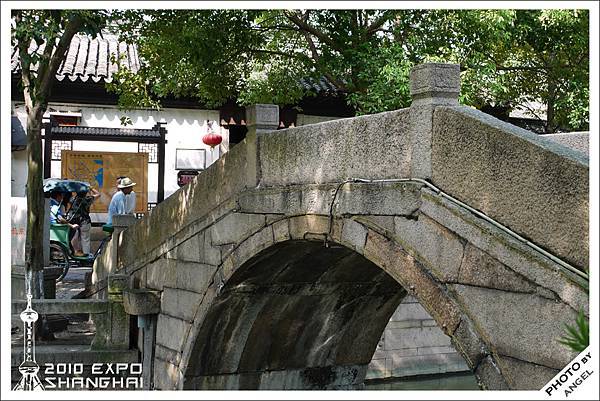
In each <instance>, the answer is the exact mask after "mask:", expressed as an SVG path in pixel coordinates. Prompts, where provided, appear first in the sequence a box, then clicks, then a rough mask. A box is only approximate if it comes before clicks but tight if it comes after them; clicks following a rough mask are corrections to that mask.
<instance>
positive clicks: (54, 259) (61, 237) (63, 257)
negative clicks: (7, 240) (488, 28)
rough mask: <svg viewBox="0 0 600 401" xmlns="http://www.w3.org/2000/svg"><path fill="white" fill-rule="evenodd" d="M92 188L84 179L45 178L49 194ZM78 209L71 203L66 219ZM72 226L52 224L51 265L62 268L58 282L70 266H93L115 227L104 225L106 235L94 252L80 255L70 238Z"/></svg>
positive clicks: (77, 191)
mask: <svg viewBox="0 0 600 401" xmlns="http://www.w3.org/2000/svg"><path fill="white" fill-rule="evenodd" d="M89 190H90V184H88V183H87V182H83V181H76V180H63V179H58V178H48V179H45V180H44V193H45V194H46V195H49V194H50V193H52V192H62V193H71V192H75V193H87V192H88V191H89ZM64 203H66V202H63V201H61V204H60V205H59V207H62V206H63V204H64ZM77 212H78V210H73V209H72V208H71V205H70V204H69V208H68V209H67V210H65V213H64V216H66V220H67V221H70V220H72V219H73V217H74V216H76V215H77ZM70 230H71V227H70V226H69V224H58V223H52V224H50V265H49V266H50V267H59V268H61V269H62V270H61V274H60V275H59V276H58V278H57V279H56V281H57V282H59V281H62V279H64V278H65V276H66V275H67V273H68V272H69V268H70V267H91V266H93V264H94V261H95V260H96V258H97V257H98V255H100V254H101V253H102V249H103V248H104V245H105V244H106V242H107V241H108V240H109V239H110V238H111V235H112V232H113V229H112V226H109V225H104V226H103V227H102V230H103V231H104V232H106V233H107V234H108V235H106V236H105V237H104V238H103V239H102V242H101V243H100V246H99V247H98V249H97V250H96V252H94V253H93V254H85V255H83V256H78V255H76V254H75V252H74V250H73V247H72V246H71V241H70V238H69V232H70Z"/></svg>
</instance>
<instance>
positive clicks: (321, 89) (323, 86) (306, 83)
mask: <svg viewBox="0 0 600 401" xmlns="http://www.w3.org/2000/svg"><path fill="white" fill-rule="evenodd" d="M300 85H302V86H303V87H304V88H305V89H308V90H314V91H315V92H317V93H332V94H333V93H337V92H338V88H337V87H336V86H335V85H334V84H333V83H332V82H331V81H329V80H328V79H327V78H325V77H321V78H319V79H318V80H316V79H312V78H303V79H301V80H300Z"/></svg>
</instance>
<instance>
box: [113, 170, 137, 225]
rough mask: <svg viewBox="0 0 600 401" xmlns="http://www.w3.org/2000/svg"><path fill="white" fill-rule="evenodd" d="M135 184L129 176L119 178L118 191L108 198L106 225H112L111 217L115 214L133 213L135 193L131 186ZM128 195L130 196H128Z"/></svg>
mask: <svg viewBox="0 0 600 401" xmlns="http://www.w3.org/2000/svg"><path fill="white" fill-rule="evenodd" d="M135 184H136V183H135V182H133V181H132V180H131V178H129V177H124V178H122V179H121V181H120V182H119V184H118V185H117V188H118V189H119V191H117V192H116V193H115V194H114V195H113V197H112V199H111V200H110V205H108V219H107V221H106V224H107V225H109V226H111V225H112V219H113V216H114V215H115V214H131V213H133V210H134V209H135V193H134V192H133V187H134V186H135ZM131 195H133V196H131ZM130 196H131V198H129V197H130ZM127 198H129V199H127Z"/></svg>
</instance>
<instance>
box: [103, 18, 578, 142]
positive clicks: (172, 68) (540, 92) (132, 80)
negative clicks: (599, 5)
mask: <svg viewBox="0 0 600 401" xmlns="http://www.w3.org/2000/svg"><path fill="white" fill-rule="evenodd" d="M118 18H119V24H118V25H116V26H117V27H118V29H119V31H120V32H121V34H122V35H123V37H125V38H126V39H127V40H130V41H135V42H136V43H137V45H138V47H139V52H140V55H141V57H142V58H143V60H144V68H142V70H141V71H140V72H139V73H138V74H132V73H131V72H128V71H120V73H119V75H118V80H117V81H116V82H115V83H114V84H113V85H111V89H112V90H114V91H116V92H117V93H119V94H120V97H121V105H122V106H124V107H125V108H131V107H140V106H144V107H148V106H158V104H159V100H160V98H161V97H164V96H168V95H174V96H190V97H195V98H197V99H198V100H199V101H200V102H202V103H204V104H205V105H207V106H218V105H220V104H221V103H223V102H224V101H225V100H227V99H229V98H236V99H237V100H238V102H240V103H241V104H250V103H255V102H267V103H276V104H281V105H285V104H295V103H296V102H297V101H298V100H299V99H300V98H302V97H303V96H307V95H311V93H310V91H307V90H306V89H304V88H303V87H302V86H301V85H299V81H300V79H303V78H313V79H318V78H320V77H326V78H327V79H328V80H329V81H330V82H332V83H333V84H334V85H336V86H337V87H338V88H339V90H340V91H341V92H343V93H344V94H345V95H346V99H347V101H348V102H349V104H350V105H352V106H353V107H354V108H355V109H356V110H357V113H358V114H364V113H373V112H379V111H385V110H392V109H397V108H401V107H406V106H407V105H409V104H410V96H409V92H408V72H409V70H410V68H411V66H413V65H414V64H416V63H420V62H424V61H441V62H455V63H459V64H460V65H461V70H462V80H463V88H462V94H461V97H462V101H463V103H465V104H468V105H472V106H475V107H477V108H491V109H495V110H496V111H498V110H500V111H501V113H500V114H502V113H504V114H505V115H507V113H508V112H509V111H510V110H512V109H514V108H517V107H530V106H531V105H532V104H535V103H542V104H543V105H545V107H544V108H545V110H543V112H545V113H547V117H548V124H547V126H546V131H547V132H553V131H555V130H557V129H587V127H588V119H589V112H588V93H589V83H588V79H589V66H588V60H589V37H588V36H589V33H588V32H589V13H588V12H587V10H267V11H264V10H263V11H261V10H143V11H141V10H129V11H124V12H120V13H119V14H118ZM534 112H539V111H535V110H534Z"/></svg>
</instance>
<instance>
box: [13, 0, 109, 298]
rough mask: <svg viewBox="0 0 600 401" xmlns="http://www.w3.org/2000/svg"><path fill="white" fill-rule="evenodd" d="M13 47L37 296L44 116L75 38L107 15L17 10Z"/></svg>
mask: <svg viewBox="0 0 600 401" xmlns="http://www.w3.org/2000/svg"><path fill="white" fill-rule="evenodd" d="M12 17H13V24H12V29H11V34H12V42H13V45H14V46H16V47H17V48H18V52H19V62H20V74H21V86H22V89H23V96H24V99H25V110H26V111H27V168H28V174H27V193H26V194H27V238H26V242H25V255H26V257H25V272H26V277H27V285H28V286H29V288H30V289H31V292H32V295H33V296H34V297H35V298H39V297H41V296H43V267H44V259H43V254H44V250H43V232H42V230H41V229H40V228H41V227H43V226H44V224H43V218H44V216H45V214H44V196H43V190H42V139H41V130H42V118H43V115H44V113H45V111H46V108H47V106H48V99H49V97H50V92H51V90H52V85H53V84H54V82H55V80H56V79H55V76H56V72H57V70H58V68H59V66H60V64H61V63H62V62H63V60H64V58H65V56H66V54H67V51H68V49H69V46H70V44H71V39H72V38H73V36H74V35H75V34H76V33H78V32H83V33H87V34H90V35H96V34H97V33H98V32H100V31H101V30H102V28H103V27H104V25H105V23H106V21H107V18H108V14H107V13H106V12H104V11H98V10H85V11H74V10H13V11H12Z"/></svg>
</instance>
